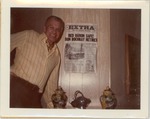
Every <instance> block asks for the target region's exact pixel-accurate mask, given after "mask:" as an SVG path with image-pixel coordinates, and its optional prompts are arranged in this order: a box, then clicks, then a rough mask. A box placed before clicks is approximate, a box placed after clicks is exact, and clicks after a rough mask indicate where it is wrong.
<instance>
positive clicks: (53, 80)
mask: <svg viewBox="0 0 150 119" xmlns="http://www.w3.org/2000/svg"><path fill="white" fill-rule="evenodd" d="M59 69H60V59H59V62H58V64H57V65H56V67H55V68H54V70H53V71H52V73H51V75H50V77H49V79H48V82H47V85H46V87H45V91H44V93H43V96H42V105H43V107H45V108H53V104H52V101H51V96H52V94H54V91H55V90H56V88H57V87H58V79H59Z"/></svg>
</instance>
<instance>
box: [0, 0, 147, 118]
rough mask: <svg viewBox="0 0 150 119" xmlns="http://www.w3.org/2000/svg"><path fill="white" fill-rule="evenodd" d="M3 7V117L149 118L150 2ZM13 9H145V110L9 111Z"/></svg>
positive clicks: (61, 1)
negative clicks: (11, 15) (11, 13)
mask: <svg viewBox="0 0 150 119" xmlns="http://www.w3.org/2000/svg"><path fill="white" fill-rule="evenodd" d="M1 4H2V6H1V57H0V59H1V69H0V70H1V74H0V76H1V78H0V79H1V82H0V84H1V85H0V91H1V92H0V94H1V95H0V98H1V100H0V101H1V102H0V106H1V107H0V109H1V111H0V113H1V117H53V118H54V117H79V118H82V117H85V118H148V94H149V92H148V84H149V82H148V80H149V61H150V59H149V44H150V43H149V0H136V1H135V0H134V1H131V0H124V1H121V0H107V1H104V0H103V1H98V0H95V1H92V0H45V1H44V0H3V1H2V3H1ZM10 7H32V8H34V7H36V8H40V7H42V8H44V7H45V8H48V7H49V8H110V9H113V8H115V9H126V8H127V9H129V8H130V9H141V97H142V98H141V109H140V110H123V109H121V110H118V109H116V110H99V109H86V110H80V109H11V108H9V103H8V102H9V70H10V68H9V67H10V66H9V62H10V58H9V57H10V56H9V55H10V47H9V46H10V41H9V39H10V24H9V23H10Z"/></svg>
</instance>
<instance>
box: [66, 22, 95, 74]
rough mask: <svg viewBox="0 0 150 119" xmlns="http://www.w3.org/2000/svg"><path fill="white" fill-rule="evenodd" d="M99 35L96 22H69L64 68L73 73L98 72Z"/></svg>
mask: <svg viewBox="0 0 150 119" xmlns="http://www.w3.org/2000/svg"><path fill="white" fill-rule="evenodd" d="M96 51H97V36H96V25H95V24H67V25H66V36H65V47H64V54H65V55H64V61H65V63H64V69H65V71H66V72H72V73H94V72H96Z"/></svg>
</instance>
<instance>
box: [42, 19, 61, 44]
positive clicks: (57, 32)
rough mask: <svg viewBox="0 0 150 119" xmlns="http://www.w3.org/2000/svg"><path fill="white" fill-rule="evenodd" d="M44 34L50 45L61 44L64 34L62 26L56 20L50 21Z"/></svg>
mask: <svg viewBox="0 0 150 119" xmlns="http://www.w3.org/2000/svg"><path fill="white" fill-rule="evenodd" d="M44 32H45V34H46V36H47V38H48V42H49V43H50V44H53V43H56V42H59V40H60V37H61V35H62V32H63V27H62V24H61V23H60V22H59V21H56V20H55V19H50V20H49V21H48V22H47V24H46V26H45V27H44Z"/></svg>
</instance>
